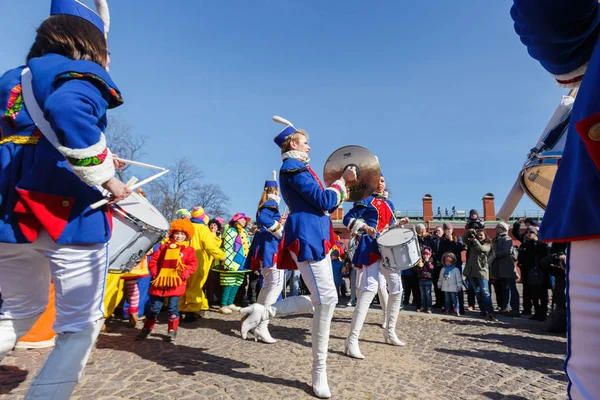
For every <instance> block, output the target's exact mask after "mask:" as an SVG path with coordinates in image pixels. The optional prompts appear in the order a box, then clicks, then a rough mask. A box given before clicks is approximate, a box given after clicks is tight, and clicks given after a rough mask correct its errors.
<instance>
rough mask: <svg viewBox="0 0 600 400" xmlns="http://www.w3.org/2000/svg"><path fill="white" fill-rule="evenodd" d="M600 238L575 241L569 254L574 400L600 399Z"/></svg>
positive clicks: (570, 365) (570, 362) (569, 344)
mask: <svg viewBox="0 0 600 400" xmlns="http://www.w3.org/2000/svg"><path fill="white" fill-rule="evenodd" d="M598 260H600V239H595V240H584V241H577V242H572V243H571V245H570V249H569V253H568V268H567V271H568V277H567V310H568V331H567V332H568V333H567V334H568V340H567V361H566V372H567V376H568V377H569V385H568V394H569V398H572V399H577V400H578V399H600V379H599V377H600V334H599V332H600V268H599V265H598V262H599V261H598Z"/></svg>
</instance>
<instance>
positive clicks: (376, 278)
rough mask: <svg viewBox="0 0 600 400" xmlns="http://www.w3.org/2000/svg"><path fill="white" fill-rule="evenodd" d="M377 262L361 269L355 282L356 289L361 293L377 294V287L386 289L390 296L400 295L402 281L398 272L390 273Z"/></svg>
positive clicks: (390, 271)
mask: <svg viewBox="0 0 600 400" xmlns="http://www.w3.org/2000/svg"><path fill="white" fill-rule="evenodd" d="M380 264H381V263H380V262H379V261H375V262H374V263H373V264H371V265H368V266H366V267H362V268H361V269H360V271H359V273H358V274H359V275H358V278H357V280H356V283H357V285H356V288H357V289H358V290H359V291H361V292H373V293H377V289H378V288H379V286H380V285H381V286H382V289H385V285H386V284H387V289H388V291H389V293H390V294H397V293H402V279H401V277H400V272H399V271H392V270H390V269H387V268H384V267H382V266H381V265H380Z"/></svg>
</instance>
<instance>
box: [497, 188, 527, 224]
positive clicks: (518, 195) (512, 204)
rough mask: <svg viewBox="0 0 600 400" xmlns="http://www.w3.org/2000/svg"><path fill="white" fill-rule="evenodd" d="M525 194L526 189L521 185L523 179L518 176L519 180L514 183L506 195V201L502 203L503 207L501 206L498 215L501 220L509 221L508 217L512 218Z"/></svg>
mask: <svg viewBox="0 0 600 400" xmlns="http://www.w3.org/2000/svg"><path fill="white" fill-rule="evenodd" d="M524 194H525V191H524V190H523V187H522V186H521V180H520V178H519V177H517V180H516V181H515V183H514V184H513V187H512V189H510V192H508V195H507V196H506V199H505V200H504V203H503V204H502V207H500V210H499V211H498V213H497V214H496V216H497V217H498V218H499V219H500V220H502V221H504V222H508V219H509V218H510V216H511V215H512V213H513V212H515V210H516V208H517V206H518V205H519V202H520V201H521V199H522V198H523V195H524Z"/></svg>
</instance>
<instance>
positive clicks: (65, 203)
mask: <svg viewBox="0 0 600 400" xmlns="http://www.w3.org/2000/svg"><path fill="white" fill-rule="evenodd" d="M69 204H71V203H69V200H63V201H61V202H60V205H61V206H63V207H69Z"/></svg>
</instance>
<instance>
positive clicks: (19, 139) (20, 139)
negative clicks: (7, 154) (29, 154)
mask: <svg viewBox="0 0 600 400" xmlns="http://www.w3.org/2000/svg"><path fill="white" fill-rule="evenodd" d="M39 141H40V136H21V135H13V136H6V137H3V138H2V139H0V146H1V145H3V144H5V143H14V144H38V142H39Z"/></svg>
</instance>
